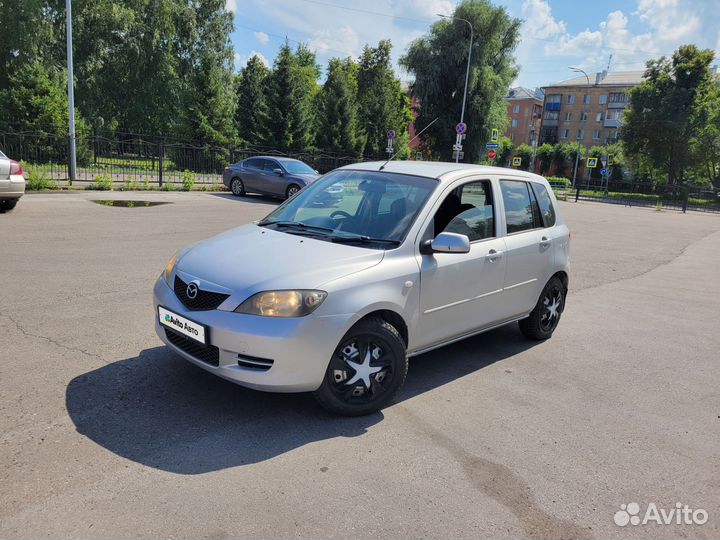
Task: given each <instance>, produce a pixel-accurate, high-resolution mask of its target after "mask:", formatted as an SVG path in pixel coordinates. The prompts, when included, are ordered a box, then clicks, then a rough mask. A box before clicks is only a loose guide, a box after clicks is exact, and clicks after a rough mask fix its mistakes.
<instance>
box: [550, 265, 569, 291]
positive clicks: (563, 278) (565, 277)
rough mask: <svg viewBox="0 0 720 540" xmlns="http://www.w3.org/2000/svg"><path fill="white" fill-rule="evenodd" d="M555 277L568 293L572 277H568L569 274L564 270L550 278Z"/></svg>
mask: <svg viewBox="0 0 720 540" xmlns="http://www.w3.org/2000/svg"><path fill="white" fill-rule="evenodd" d="M554 277H556V278H558V279H560V281H561V282H562V284H563V288H564V289H565V292H566V293H567V290H568V285H569V282H570V277H569V276H568V273H567V272H565V271H564V270H560V271H558V272H555V273H554V274H553V275H552V276H550V279H552V278H554ZM550 279H548V281H550Z"/></svg>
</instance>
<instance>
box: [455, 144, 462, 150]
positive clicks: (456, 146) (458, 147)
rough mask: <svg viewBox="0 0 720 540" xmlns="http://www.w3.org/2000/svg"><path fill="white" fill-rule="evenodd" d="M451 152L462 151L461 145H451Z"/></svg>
mask: <svg viewBox="0 0 720 540" xmlns="http://www.w3.org/2000/svg"><path fill="white" fill-rule="evenodd" d="M453 150H456V151H457V150H462V144H453Z"/></svg>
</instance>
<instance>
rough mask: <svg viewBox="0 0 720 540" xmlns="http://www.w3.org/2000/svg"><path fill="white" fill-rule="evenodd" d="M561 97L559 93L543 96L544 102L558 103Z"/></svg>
mask: <svg viewBox="0 0 720 540" xmlns="http://www.w3.org/2000/svg"><path fill="white" fill-rule="evenodd" d="M561 99H562V95H561V94H548V95H547V96H545V102H546V103H560V101H561Z"/></svg>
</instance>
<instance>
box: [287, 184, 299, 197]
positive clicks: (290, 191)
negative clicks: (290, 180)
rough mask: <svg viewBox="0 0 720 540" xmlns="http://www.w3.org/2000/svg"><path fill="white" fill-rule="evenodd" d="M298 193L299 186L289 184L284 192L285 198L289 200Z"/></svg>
mask: <svg viewBox="0 0 720 540" xmlns="http://www.w3.org/2000/svg"><path fill="white" fill-rule="evenodd" d="M298 191H300V186H298V185H297V184H290V185H289V186H288V188H287V191H286V192H285V198H286V199H289V198H290V197H292V196H293V195H295V194H296V193H297V192H298Z"/></svg>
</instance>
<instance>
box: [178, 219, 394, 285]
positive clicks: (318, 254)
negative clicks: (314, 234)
mask: <svg viewBox="0 0 720 540" xmlns="http://www.w3.org/2000/svg"><path fill="white" fill-rule="evenodd" d="M384 254H385V252H384V251H383V250H378V249H368V248H364V247H359V246H351V245H344V244H334V243H332V242H327V241H324V240H317V239H314V238H310V237H307V236H298V235H293V234H288V233H285V232H280V231H275V230H272V229H269V228H266V227H259V226H257V225H255V224H248V225H243V226H242V227H238V228H236V229H231V230H229V231H227V232H224V233H222V234H219V235H218V236H215V237H213V238H209V239H207V240H204V241H202V242H199V243H197V244H195V245H193V246H192V247H191V248H189V249H188V250H187V251H186V252H184V253H183V254H182V255H181V256H180V259H179V261H178V263H177V266H176V269H177V271H178V273H179V274H180V275H181V277H182V278H184V279H193V278H196V279H199V280H200V282H201V286H202V284H203V282H206V283H209V284H211V285H214V286H215V288H218V289H220V290H227V292H229V293H231V294H235V293H238V294H240V295H241V296H250V295H252V294H255V293H256V292H260V291H267V290H272V289H314V288H316V287H318V286H320V285H321V284H323V283H326V282H328V281H331V280H334V279H338V278H341V277H343V276H346V275H348V274H352V273H355V272H359V271H361V270H365V269H367V268H370V267H371V266H375V265H376V264H378V263H379V262H380V261H382V259H383V256H384Z"/></svg>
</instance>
